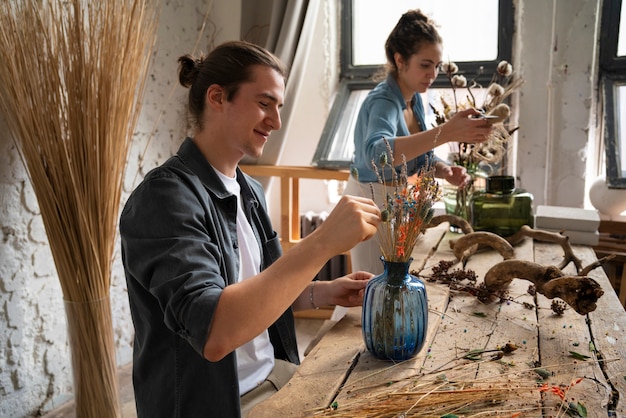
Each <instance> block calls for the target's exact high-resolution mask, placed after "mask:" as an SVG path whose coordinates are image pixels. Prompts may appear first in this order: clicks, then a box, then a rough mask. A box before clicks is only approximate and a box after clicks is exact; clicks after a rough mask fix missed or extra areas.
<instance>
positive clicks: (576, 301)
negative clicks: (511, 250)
mask: <svg viewBox="0 0 626 418" xmlns="http://www.w3.org/2000/svg"><path fill="white" fill-rule="evenodd" d="M515 278H518V279H525V280H528V281H531V282H532V283H534V285H535V289H536V291H537V293H541V294H542V295H544V296H545V297H547V298H548V299H554V298H557V297H558V298H561V299H563V300H564V301H565V302H567V304H568V305H570V306H571V307H572V308H573V309H574V310H575V311H576V312H578V313H579V314H581V315H586V314H588V313H589V312H593V311H594V310H595V309H596V301H597V300H598V299H599V298H600V296H602V295H603V294H604V291H603V290H602V288H601V287H600V285H599V284H598V282H596V281H595V280H593V279H592V278H591V277H586V276H565V275H563V272H561V270H560V269H559V268H557V267H555V266H542V265H541V264H537V263H533V262H531V261H523V260H505V261H502V262H500V263H498V264H496V265H495V266H493V267H492V268H490V269H489V271H487V273H486V274H485V286H486V287H487V290H489V292H491V293H494V292H496V291H498V290H502V289H503V288H504V287H506V286H508V284H509V283H510V282H511V280H513V279H515Z"/></svg>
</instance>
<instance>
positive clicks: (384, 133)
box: [352, 75, 441, 183]
mask: <svg viewBox="0 0 626 418" xmlns="http://www.w3.org/2000/svg"><path fill="white" fill-rule="evenodd" d="M404 109H406V103H405V101H404V97H403V96H402V92H401V91H400V87H399V86H398V83H397V82H396V80H395V79H394V78H393V77H392V76H391V75H389V76H388V77H387V79H386V80H384V81H382V82H380V83H378V84H377V85H376V87H374V88H373V89H372V90H371V91H370V92H369V93H368V95H367V97H366V98H365V100H363V103H362V104H361V108H360V109H359V114H358V116H357V120H356V125H355V128H354V161H353V162H352V169H353V170H354V169H356V170H357V171H358V175H359V178H358V179H359V181H361V182H365V183H370V182H376V181H378V178H377V177H376V173H375V172H374V171H373V169H372V160H373V161H374V162H375V163H376V165H377V167H378V168H379V169H380V167H381V165H380V163H379V159H380V156H381V155H382V154H387V156H388V157H390V156H389V155H388V154H389V153H388V152H387V146H386V145H385V142H384V140H383V138H386V139H387V141H388V142H389V145H390V146H391V149H392V150H393V149H394V144H395V140H396V137H398V136H408V135H410V132H409V128H408V127H407V125H406V121H405V120H404V113H403V111H404ZM413 114H414V115H415V116H416V117H417V121H418V122H419V124H420V126H421V128H422V129H423V130H425V129H426V121H425V119H424V105H423V104H422V97H421V96H420V94H419V93H415V94H414V95H413ZM436 161H441V159H439V158H437V157H434V154H433V152H432V151H429V152H427V153H426V154H422V155H420V156H418V157H417V158H414V159H412V160H409V161H407V175H408V176H411V175H413V174H415V173H417V172H418V171H419V170H420V168H422V167H423V166H425V165H426V164H427V162H428V163H430V164H434V163H435V162H436ZM394 162H395V164H396V167H395V168H396V171H397V172H398V174H399V173H400V170H401V168H402V161H398V160H396V161H394ZM384 178H385V180H391V178H392V175H391V169H390V168H389V167H386V170H385V173H384Z"/></svg>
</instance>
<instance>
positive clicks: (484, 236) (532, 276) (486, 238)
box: [428, 215, 613, 315]
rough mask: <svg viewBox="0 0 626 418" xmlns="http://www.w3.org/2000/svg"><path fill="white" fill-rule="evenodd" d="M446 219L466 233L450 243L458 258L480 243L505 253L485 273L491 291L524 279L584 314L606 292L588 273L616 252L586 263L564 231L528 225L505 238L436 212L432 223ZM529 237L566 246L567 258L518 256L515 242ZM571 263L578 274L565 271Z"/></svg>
mask: <svg viewBox="0 0 626 418" xmlns="http://www.w3.org/2000/svg"><path fill="white" fill-rule="evenodd" d="M443 222H449V223H450V224H451V225H455V226H458V227H459V228H461V230H462V231H463V232H464V234H465V235H463V236H461V237H460V238H459V239H457V240H451V241H450V247H451V248H452V250H453V251H454V256H455V257H456V258H457V260H460V261H463V260H467V259H468V258H469V257H471V255H472V254H474V253H475V252H476V250H477V249H478V248H479V247H480V246H488V247H491V248H493V249H495V250H496V251H498V252H499V253H500V254H501V255H502V258H503V259H504V261H501V262H500V263H498V264H496V265H494V266H493V267H491V268H490V269H489V271H487V273H486V274H485V279H484V284H485V287H486V289H487V291H488V293H490V294H497V293H498V291H501V290H504V288H506V286H508V285H509V283H511V280H513V279H516V278H517V279H524V280H528V281H530V282H532V283H533V284H534V285H535V288H536V292H537V293H541V294H542V295H544V296H545V297H547V298H548V299H554V298H557V297H558V298H560V299H562V300H563V301H565V302H566V303H567V304H568V305H570V306H571V307H572V308H573V309H574V310H575V311H576V312H578V313H579V314H581V315H586V314H588V313H589V312H592V311H594V310H595V309H596V302H597V300H598V299H599V298H600V297H601V296H602V295H603V294H604V291H603V290H602V288H601V287H600V285H599V284H598V282H596V281H595V280H594V279H592V278H591V277H588V276H587V274H589V272H590V271H591V270H593V269H595V268H597V267H600V266H601V265H602V264H604V263H605V262H606V261H608V260H610V259H611V258H613V256H607V257H604V258H601V259H599V260H597V261H595V262H594V263H591V264H590V265H588V266H586V267H583V265H582V261H581V260H580V258H578V257H576V255H575V254H574V251H573V250H572V247H571V245H570V243H569V237H568V236H567V235H565V234H563V233H558V232H549V231H543V230H538V229H533V228H531V227H529V226H527V225H524V226H522V228H521V229H520V230H519V231H518V232H517V233H516V234H515V235H512V236H510V237H507V238H506V239H505V238H502V237H500V236H499V235H496V234H493V233H490V232H474V230H473V229H472V227H471V225H470V224H469V223H468V222H467V221H466V220H464V219H462V218H460V217H458V216H455V215H440V216H436V217H434V218H433V219H432V220H431V222H430V224H429V225H428V227H434V226H437V225H439V224H441V223H443ZM526 237H528V238H531V239H533V240H537V241H543V242H553V243H556V244H559V245H560V246H561V247H562V248H563V253H564V255H563V261H561V263H560V264H559V265H558V266H543V265H541V264H537V263H534V262H531V261H523V260H515V259H514V254H515V253H514V249H513V245H516V244H518V243H520V242H521V241H522V240H524V239H525V238H526ZM569 263H573V264H574V266H575V267H576V272H577V274H578V275H577V276H566V275H564V274H563V272H562V271H561V270H562V269H563V268H565V267H566V266H567V265H568V264H569Z"/></svg>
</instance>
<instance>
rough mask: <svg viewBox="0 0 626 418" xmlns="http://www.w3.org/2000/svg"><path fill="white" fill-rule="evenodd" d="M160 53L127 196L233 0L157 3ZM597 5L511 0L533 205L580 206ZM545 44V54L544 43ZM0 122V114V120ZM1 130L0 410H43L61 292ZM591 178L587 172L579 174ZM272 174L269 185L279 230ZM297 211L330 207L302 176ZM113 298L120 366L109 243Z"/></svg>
mask: <svg viewBox="0 0 626 418" xmlns="http://www.w3.org/2000/svg"><path fill="white" fill-rule="evenodd" d="M161 3H162V6H163V10H162V17H161V22H160V29H159V45H158V52H157V53H156V56H155V62H154V67H153V70H152V72H151V74H150V79H149V81H148V86H147V96H146V100H145V105H144V109H143V113H142V117H141V120H140V124H139V127H138V132H137V136H136V139H135V142H134V146H133V148H132V150H131V153H130V156H129V163H128V168H127V175H126V179H125V184H124V195H123V197H122V202H123V201H124V200H125V198H126V196H127V194H128V193H129V192H130V191H131V190H132V189H133V188H134V187H135V186H136V185H137V184H138V182H139V181H140V179H141V178H142V177H143V175H144V174H145V173H146V172H147V171H148V170H149V169H151V168H152V167H154V166H156V165H157V164H159V163H161V162H163V161H164V160H165V159H166V158H167V157H168V156H170V155H171V154H172V153H173V152H175V150H176V149H177V148H178V145H179V144H180V142H181V140H182V137H183V136H184V129H183V125H184V124H183V117H184V116H183V114H182V112H181V109H182V108H183V105H184V102H185V98H184V97H185V96H184V93H185V91H184V90H183V89H182V88H180V87H177V86H178V83H177V78H176V59H177V58H178V56H179V55H181V54H182V53H185V52H189V51H191V50H192V48H193V47H194V45H195V44H196V42H197V36H198V31H199V28H200V26H201V24H202V20H203V17H204V16H203V14H204V13H205V12H206V10H207V7H208V5H209V4H212V6H213V9H212V11H211V14H210V20H211V22H212V23H210V24H209V25H208V27H207V29H206V30H207V33H206V34H205V35H204V36H203V37H202V38H201V40H200V42H199V48H200V49H201V50H204V51H205V52H206V51H207V49H208V48H207V43H208V39H210V38H211V37H212V36H214V37H215V38H216V41H217V43H219V42H221V41H223V40H227V39H236V38H238V37H239V31H240V30H239V25H240V22H239V15H240V6H241V2H240V1H233V0H213V1H211V0H195V1H194V2H189V1H185V0H162V2H161ZM311 3H312V4H314V5H316V6H317V7H318V9H317V19H316V21H315V25H314V26H315V31H316V34H315V39H316V41H315V42H314V43H313V44H312V47H311V51H310V56H309V59H308V61H307V65H306V68H305V70H304V71H305V78H306V80H307V83H306V85H305V86H303V89H302V90H300V91H299V92H298V93H297V94H296V95H295V96H293V97H287V98H286V99H287V100H293V101H294V103H295V111H294V112H293V114H294V115H295V116H294V118H293V120H292V124H291V125H290V126H289V136H288V143H287V144H286V146H285V149H284V152H283V154H282V156H281V160H280V163H281V164H284V165H308V164H309V163H310V161H311V159H312V156H313V153H314V151H315V147H316V145H317V141H318V140H319V137H320V135H321V132H322V129H323V126H324V122H325V119H326V117H327V115H328V112H329V109H330V106H331V102H332V98H333V94H334V89H335V87H336V84H337V75H338V58H337V57H338V52H337V43H338V36H337V34H336V32H335V29H336V28H337V24H338V23H337V18H336V16H335V11H336V8H337V7H338V6H337V3H338V1H337V0H322V1H312V2H311ZM597 3H599V2H596V1H593V0H518V1H517V3H516V4H517V5H518V8H517V10H518V12H517V13H518V17H519V18H520V19H521V24H520V26H519V35H520V37H521V41H519V43H518V44H517V45H516V55H515V59H514V64H515V66H516V68H517V69H518V70H519V71H520V72H521V74H522V76H523V77H524V78H525V79H526V84H525V85H524V87H523V93H522V95H521V97H520V103H519V109H520V116H519V124H520V127H521V128H520V131H519V144H518V151H519V159H518V162H517V169H516V174H517V175H518V176H519V179H520V186H522V187H525V188H526V189H528V190H529V191H531V192H532V193H533V194H534V195H535V202H536V203H537V204H541V203H549V204H555V205H567V206H582V204H583V202H584V200H585V173H586V161H585V154H586V153H587V152H589V151H588V150H591V149H593V146H594V143H593V141H594V139H593V138H594V134H595V129H596V128H595V124H596V120H595V116H594V115H595V111H594V106H595V81H594V77H595V70H594V68H595V60H596V58H595V55H596V47H595V35H596V26H597V25H596V22H597V19H598V13H599V6H598V4H597ZM552 51H554V52H555V53H554V54H551V52H552ZM0 125H2V123H1V122H0ZM2 128H3V127H0V198H1V200H0V234H1V235H0V237H1V238H2V239H0V307H1V310H0V330H1V332H0V416H3V417H25V416H30V415H35V414H36V413H37V412H40V411H41V412H43V411H46V410H49V409H51V408H53V407H55V406H58V405H59V403H60V402H62V401H64V400H66V399H67V398H68V397H69V396H71V385H72V382H71V370H70V358H69V350H68V346H67V338H66V334H65V312H64V309H63V301H62V295H61V291H60V288H59V283H58V279H57V277H56V272H55V268H54V264H53V260H52V257H51V254H50V250H49V248H48V244H47V239H46V235H45V231H44V229H43V225H42V222H41V217H40V216H39V209H38V206H37V200H36V198H35V196H34V194H33V191H32V187H31V186H30V183H29V180H28V176H27V174H26V172H25V170H24V167H23V165H22V162H21V161H20V159H19V156H18V154H17V152H16V150H15V147H14V144H13V142H12V140H11V139H10V138H9V137H7V135H6V133H5V132H6V129H2ZM588 177H589V176H588ZM276 186H277V184H276V183H272V184H271V185H270V188H269V193H270V197H271V198H270V204H271V210H272V218H273V219H274V222H275V226H276V227H278V226H279V225H280V224H279V222H278V220H277V219H278V208H279V205H278V204H277V201H276V199H277V197H278V196H277V191H278V187H276ZM301 194H302V198H301V209H302V210H303V211H304V210H315V211H321V210H325V209H330V207H331V206H332V202H331V201H330V200H329V199H328V198H327V189H326V187H325V186H324V185H323V183H322V182H319V181H304V182H303V183H302V186H301ZM111 299H112V304H113V311H114V323H115V338H116V345H117V350H118V351H117V356H118V363H119V364H125V363H127V362H129V361H130V360H131V351H132V348H131V344H132V334H133V330H132V323H131V322H130V313H129V310H128V301H127V295H126V288H125V281H124V278H123V272H122V269H121V264H120V261H119V254H118V252H116V259H115V262H114V265H113V278H112V289H111Z"/></svg>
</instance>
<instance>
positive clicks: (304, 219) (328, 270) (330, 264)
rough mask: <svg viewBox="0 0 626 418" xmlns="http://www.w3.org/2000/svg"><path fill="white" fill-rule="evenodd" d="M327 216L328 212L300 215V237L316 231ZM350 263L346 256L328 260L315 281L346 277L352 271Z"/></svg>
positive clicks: (337, 256) (340, 255)
mask: <svg viewBox="0 0 626 418" xmlns="http://www.w3.org/2000/svg"><path fill="white" fill-rule="evenodd" d="M327 216H328V213H327V212H320V213H315V212H306V213H305V214H303V215H300V236H301V237H302V238H304V237H306V236H307V235H309V234H310V233H311V232H313V231H315V229H316V228H317V227H318V226H320V225H321V224H322V222H324V220H325V219H326V217H327ZM348 262H349V260H348V257H347V256H346V255H345V254H338V255H336V256H334V257H333V258H331V259H330V260H328V261H327V262H326V264H325V265H324V267H322V269H321V270H320V271H319V273H317V276H315V280H333V279H335V278H337V277H340V276H345V275H346V274H348V272H349V271H350V266H348Z"/></svg>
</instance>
